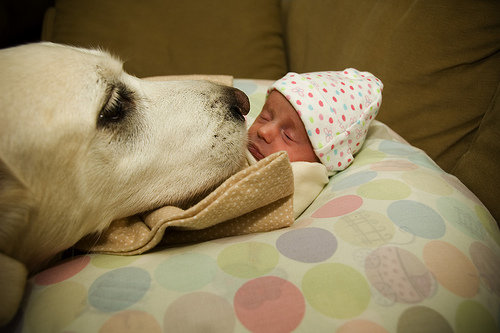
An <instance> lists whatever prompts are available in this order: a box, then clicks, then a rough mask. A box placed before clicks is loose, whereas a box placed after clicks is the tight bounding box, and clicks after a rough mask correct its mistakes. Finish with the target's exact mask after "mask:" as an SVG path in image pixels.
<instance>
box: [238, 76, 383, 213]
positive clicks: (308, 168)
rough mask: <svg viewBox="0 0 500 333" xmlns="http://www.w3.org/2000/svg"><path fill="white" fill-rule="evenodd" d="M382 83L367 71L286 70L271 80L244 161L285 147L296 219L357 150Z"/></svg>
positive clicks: (377, 103) (376, 107)
mask: <svg viewBox="0 0 500 333" xmlns="http://www.w3.org/2000/svg"><path fill="white" fill-rule="evenodd" d="M382 88H383V85H382V82H381V81H380V80H379V79H377V78H376V77H375V76H373V75H372V74H370V73H368V72H359V71H357V70H355V69H352V68H349V69H345V70H343V71H338V72H333V71H329V72H314V73H304V74H297V73H288V74H287V75H285V76H284V77H283V78H281V79H279V80H278V81H276V82H274V83H273V85H272V86H271V87H270V88H269V90H268V93H267V99H266V102H265V104H264V106H263V108H262V111H261V112H260V114H259V115H258V116H257V118H256V119H255V121H254V122H253V124H252V125H251V126H250V128H249V129H248V139H249V143H248V152H249V154H248V155H249V156H248V159H249V162H250V163H251V164H253V163H255V161H256V160H260V159H262V158H264V157H266V156H268V155H271V154H272V153H275V152H278V151H282V150H285V151H286V152H287V153H288V157H289V159H290V162H292V163H291V165H292V170H293V175H294V186H295V193H294V199H293V206H294V216H295V218H297V217H298V216H299V215H300V214H301V213H302V212H303V211H304V210H305V209H306V208H307V207H308V206H309V204H310V203H311V202H312V201H313V200H314V199H315V198H316V196H317V195H318V194H319V193H320V192H321V190H322V189H323V187H324V186H325V185H326V184H327V183H328V177H330V176H332V175H334V174H335V173H336V172H337V171H341V170H344V169H345V168H347V167H348V166H349V165H350V164H351V163H352V161H353V159H354V155H355V154H356V152H358V151H359V149H360V148H361V146H362V144H363V142H364V140H365V137H366V133H367V131H368V126H369V124H370V122H371V121H372V120H373V119H374V118H375V116H376V115H377V112H378V110H379V108H380V104H381V102H382Z"/></svg>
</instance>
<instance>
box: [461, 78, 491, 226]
mask: <svg viewBox="0 0 500 333" xmlns="http://www.w3.org/2000/svg"><path fill="white" fill-rule="evenodd" d="M499 142H500V84H499V85H497V91H496V96H495V99H494V100H493V101H492V102H491V107H490V108H489V109H488V112H487V113H486V115H485V116H484V117H483V120H482V122H481V125H480V127H479V131H478V132H477V134H476V137H475V138H474V141H473V142H472V145H471V147H470V149H469V150H468V151H467V152H466V153H465V154H464V155H463V156H462V158H461V159H460V160H459V162H458V163H457V165H456V166H455V168H454V169H453V173H454V174H455V175H456V176H457V177H458V178H459V179H460V180H461V181H462V182H463V183H464V184H465V185H466V186H467V187H468V188H469V189H470V190H471V191H472V192H474V193H475V194H476V195H477V196H478V198H479V199H480V200H481V201H482V202H483V204H484V205H485V206H486V207H488V209H489V211H490V213H491V214H492V215H493V217H494V218H495V220H496V221H497V223H500V145H499V144H498V143H499Z"/></svg>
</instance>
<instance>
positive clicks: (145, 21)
mask: <svg viewBox="0 0 500 333" xmlns="http://www.w3.org/2000/svg"><path fill="white" fill-rule="evenodd" d="M279 4H280V2H279V0H238V1H233V0H214V1H210V2H206V1H202V0H193V1H161V0H148V1H135V0H122V1H120V2H119V4H118V3H117V2H116V1H113V0H85V1H83V0H57V1H55V9H52V11H51V12H49V13H48V15H46V22H45V23H44V31H43V34H42V38H43V39H44V40H49V41H53V42H58V43H65V44H72V45H78V46H83V47H102V48H104V49H107V50H109V51H111V52H112V53H114V54H116V55H118V56H119V57H120V58H122V59H123V60H125V69H126V70H127V71H128V72H129V73H132V74H134V75H136V76H141V77H142V76H153V75H167V74H227V75H233V76H237V77H251V78H268V79H277V78H279V77H281V76H283V75H284V74H285V73H286V59H285V52H284V46H283V38H282V25H281V11H280V5H279Z"/></svg>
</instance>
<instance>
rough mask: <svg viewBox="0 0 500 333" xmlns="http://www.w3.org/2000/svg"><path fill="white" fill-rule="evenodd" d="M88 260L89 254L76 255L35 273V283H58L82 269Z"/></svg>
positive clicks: (42, 284) (46, 284)
mask: <svg viewBox="0 0 500 333" xmlns="http://www.w3.org/2000/svg"><path fill="white" fill-rule="evenodd" d="M89 262H90V257H89V256H83V257H77V258H75V259H72V260H70V261H67V262H64V263H62V264H59V265H57V266H54V267H52V268H49V269H46V270H44V271H42V272H41V273H39V274H37V275H36V276H35V278H34V280H35V283H36V284H38V285H41V286H48V285H50V284H54V283H58V282H61V281H64V280H67V279H69V278H70V277H72V276H75V275H76V274H78V273H79V272H80V271H81V270H83V269H84V268H85V267H87V265H88V264H89Z"/></svg>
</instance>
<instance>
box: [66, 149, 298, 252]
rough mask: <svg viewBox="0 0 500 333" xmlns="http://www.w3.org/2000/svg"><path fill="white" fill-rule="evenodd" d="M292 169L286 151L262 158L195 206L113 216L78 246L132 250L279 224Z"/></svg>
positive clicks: (288, 200)
mask: <svg viewBox="0 0 500 333" xmlns="http://www.w3.org/2000/svg"><path fill="white" fill-rule="evenodd" d="M292 203H293V173H292V168H291V165H290V162H289V161H288V155H287V154H286V152H279V153H275V154H273V155H270V156H268V157H266V158H265V159H262V160H260V161H259V162H257V163H256V164H254V165H251V166H249V167H247V168H245V169H243V170H242V171H240V172H238V173H237V174H235V175H233V176H232V177H230V178H229V179H227V180H226V181H225V182H224V183H223V184H222V185H220V186H219V187H218V188H217V189H216V190H215V191H213V192H212V193H210V194H209V195H208V196H207V197H206V198H204V199H203V200H202V201H200V202H199V203H198V204H196V205H195V206H193V207H191V208H189V209H187V210H183V209H180V208H178V207H172V206H167V207H163V208H159V209H157V210H155V211H153V212H151V213H149V214H146V215H143V216H132V217H129V218H126V219H122V220H117V221H115V222H113V223H112V224H111V226H110V227H109V229H107V230H106V231H105V232H104V233H103V234H102V235H100V236H99V237H98V238H97V239H96V237H95V236H94V237H91V236H88V237H86V238H84V239H83V240H82V241H80V242H79V243H78V244H77V245H76V247H77V248H79V249H82V250H85V251H93V252H100V253H109V254H122V255H135V254H140V253H143V252H145V251H148V250H150V249H152V248H153V247H155V246H157V245H159V244H178V243H188V242H199V241H205V240H209V239H214V238H220V237H226V236H234V235H243V234H248V233H255V232H263V231H270V230H274V229H278V228H283V227H287V226H289V225H291V224H292V223H293V204H292Z"/></svg>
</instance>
